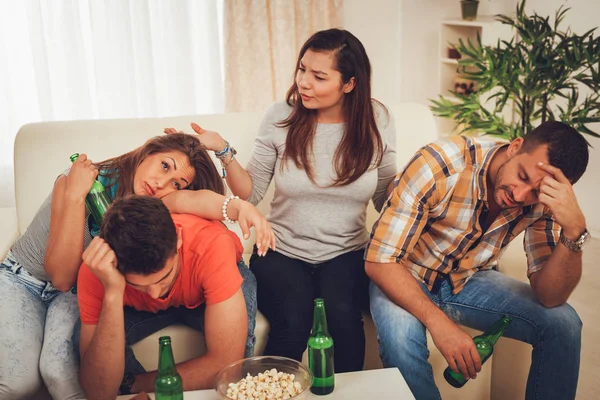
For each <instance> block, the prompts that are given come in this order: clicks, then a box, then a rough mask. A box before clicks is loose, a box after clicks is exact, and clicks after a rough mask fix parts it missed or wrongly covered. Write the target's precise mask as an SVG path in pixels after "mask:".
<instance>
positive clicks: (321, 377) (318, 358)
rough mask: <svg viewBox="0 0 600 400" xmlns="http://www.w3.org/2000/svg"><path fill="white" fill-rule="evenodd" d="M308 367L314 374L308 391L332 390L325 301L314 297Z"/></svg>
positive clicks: (332, 376) (323, 391) (323, 392)
mask: <svg viewBox="0 0 600 400" xmlns="http://www.w3.org/2000/svg"><path fill="white" fill-rule="evenodd" d="M308 367H309V368H310V370H311V371H312V373H313V375H314V381H313V385H312V386H311V388H310V391H311V392H313V393H314V394H317V395H325V394H329V393H331V392H333V388H334V387H335V377H334V370H333V338H332V337H331V335H330V334H329V332H328V331H327V317H326V316H325V301H324V300H323V299H315V311H314V316H313V326H312V329H311V331H310V336H309V338H308Z"/></svg>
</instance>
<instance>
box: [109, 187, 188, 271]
mask: <svg viewBox="0 0 600 400" xmlns="http://www.w3.org/2000/svg"><path fill="white" fill-rule="evenodd" d="M100 237H102V238H103V239H104V240H105V241H106V243H108V245H109V246H110V247H111V248H112V249H113V251H114V252H115V254H116V256H117V269H118V270H119V271H120V272H121V273H123V274H139V275H150V274H153V273H156V272H158V271H160V270H161V269H163V268H164V266H165V264H166V262H167V260H168V259H169V258H170V257H172V256H173V255H175V252H176V251H177V231H176V229H175V224H174V223H173V220H172V219H171V214H169V210H168V209H167V207H166V206H165V205H164V204H163V202H162V201H161V200H160V199H156V198H153V197H149V196H127V197H122V198H120V199H118V200H116V201H115V202H114V203H113V204H112V205H111V206H110V208H109V209H108V210H107V211H106V214H104V217H103V219H102V226H101V228H100Z"/></svg>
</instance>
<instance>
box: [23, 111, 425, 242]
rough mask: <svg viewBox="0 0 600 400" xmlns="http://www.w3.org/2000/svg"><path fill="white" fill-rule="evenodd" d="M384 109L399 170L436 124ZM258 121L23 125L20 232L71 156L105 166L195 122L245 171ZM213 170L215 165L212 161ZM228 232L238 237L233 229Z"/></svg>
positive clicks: (227, 117)
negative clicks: (391, 121) (214, 134)
mask: <svg viewBox="0 0 600 400" xmlns="http://www.w3.org/2000/svg"><path fill="white" fill-rule="evenodd" d="M389 109H390V111H391V112H392V114H393V115H394V118H395V121H396V132H397V148H398V168H402V167H403V166H404V164H405V163H406V162H407V161H408V160H409V159H410V157H412V155H413V154H414V152H415V151H416V150H417V149H418V148H420V147H421V146H423V145H425V144H427V143H429V142H431V141H434V140H435V139H436V128H435V121H434V119H433V116H432V114H431V112H430V111H429V110H428V109H427V108H426V107H425V106H423V105H419V104H415V103H402V104H397V105H391V106H389ZM261 119H262V113H228V114H213V115H192V116H179V117H168V118H146V119H116V120H89V121H69V122H42V123H35V124H28V125H25V126H23V127H22V128H21V129H20V130H19V132H18V134H17V137H16V140H15V197H16V206H17V217H18V226H19V232H20V233H23V232H25V229H26V228H27V226H28V225H29V223H30V222H31V220H32V219H33V216H34V215H35V212H36V211H37V209H38V208H39V206H40V205H41V204H42V202H43V200H44V199H45V198H46V196H48V195H49V193H51V191H52V185H53V183H54V181H55V179H56V177H57V176H58V175H59V174H60V173H61V172H62V171H64V170H65V169H67V168H68V167H69V165H70V161H69V156H70V155H71V154H72V153H86V154H87V155H88V157H89V158H90V159H91V160H93V161H99V160H104V159H107V158H110V157H113V156H117V155H120V154H123V153H125V152H127V151H129V150H132V149H134V148H136V147H138V146H140V145H142V144H143V143H144V142H145V141H146V140H147V139H149V138H151V137H153V136H156V135H162V134H163V133H162V132H163V129H164V128H166V127H175V128H177V129H182V130H184V131H186V132H192V130H191V128H190V127H189V123H190V122H191V121H194V122H197V123H198V124H199V125H200V126H202V127H204V128H206V129H210V130H215V131H218V132H220V133H221V134H222V136H223V137H224V138H226V139H227V140H228V141H229V142H230V143H231V144H232V145H233V146H234V147H235V148H236V149H237V151H238V155H237V158H238V160H239V161H240V163H241V164H242V165H245V164H246V162H247V161H248V159H249V157H250V154H251V152H252V148H253V144H254V137H255V135H256V132H257V129H258V127H259V124H260V121H261ZM215 165H219V164H218V162H217V160H216V159H215ZM219 167H220V165H219ZM219 171H220V168H219ZM271 199H272V188H271V189H270V191H269V192H268V193H267V195H266V196H265V200H264V201H263V202H262V203H261V204H260V206H259V209H260V210H261V211H262V212H263V213H265V215H266V214H268V211H269V204H270V201H271ZM376 218H377V215H376V213H375V210H374V209H373V208H372V206H370V208H369V214H368V217H367V223H368V227H369V229H370V227H371V225H372V223H373V222H374V221H375V219H376ZM231 228H232V229H233V230H235V231H236V232H237V233H238V234H239V233H240V232H239V230H238V228H237V225H235V226H234V227H231ZM240 237H241V235H240ZM253 240H254V238H252V237H251V238H250V239H249V240H247V241H245V243H244V247H245V250H246V252H249V251H251V246H252V244H253V243H254V241H253Z"/></svg>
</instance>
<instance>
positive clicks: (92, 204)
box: [70, 153, 111, 226]
mask: <svg viewBox="0 0 600 400" xmlns="http://www.w3.org/2000/svg"><path fill="white" fill-rule="evenodd" d="M78 157H79V153H75V154H73V155H71V157H70V158H71V162H75V160H77V158H78ZM110 203H111V200H110V197H108V194H107V193H106V190H104V185H102V184H101V183H100V182H98V180H95V181H94V184H93V185H92V188H91V189H90V191H89V193H88V194H87V196H85V205H86V206H87V208H88V210H89V211H90V214H92V218H94V221H96V224H98V226H100V224H101V223H102V217H103V216H104V213H105V212H106V210H108V207H109V206H110Z"/></svg>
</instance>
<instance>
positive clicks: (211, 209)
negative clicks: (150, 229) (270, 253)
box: [162, 190, 275, 255]
mask: <svg viewBox="0 0 600 400" xmlns="http://www.w3.org/2000/svg"><path fill="white" fill-rule="evenodd" d="M225 199H226V197H225V196H223V195H220V194H218V193H215V192H213V191H211V190H179V191H177V192H174V193H172V194H169V195H167V196H165V197H163V199H162V201H163V202H164V203H165V205H166V206H167V208H168V209H169V211H170V212H172V213H177V214H193V215H197V216H199V217H202V218H206V219H212V220H217V221H221V220H223V210H222V207H223V202H224V201H225ZM227 215H228V216H229V218H231V219H233V220H236V221H238V223H239V225H240V228H241V230H242V233H243V235H244V238H245V239H248V238H249V237H250V227H252V226H253V227H254V229H255V231H256V246H257V247H258V255H264V254H266V253H267V250H268V249H269V248H271V249H273V250H275V234H274V233H273V230H272V229H271V224H269V222H268V221H267V220H266V219H265V217H264V216H263V215H262V214H261V213H260V211H258V210H257V209H256V207H254V206H253V205H252V204H250V203H248V202H247V201H244V200H240V199H233V200H231V201H229V203H228V204H227Z"/></svg>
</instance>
